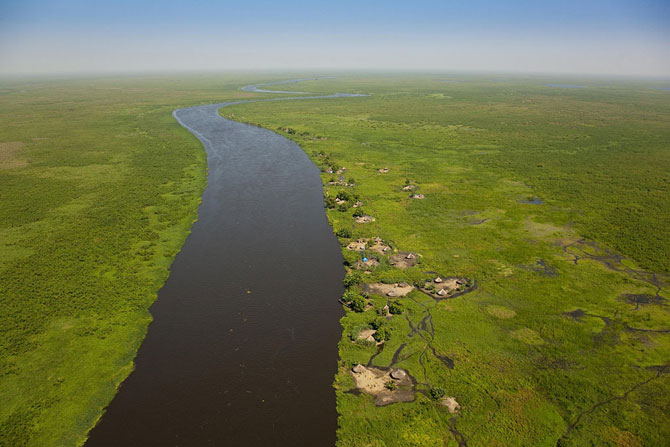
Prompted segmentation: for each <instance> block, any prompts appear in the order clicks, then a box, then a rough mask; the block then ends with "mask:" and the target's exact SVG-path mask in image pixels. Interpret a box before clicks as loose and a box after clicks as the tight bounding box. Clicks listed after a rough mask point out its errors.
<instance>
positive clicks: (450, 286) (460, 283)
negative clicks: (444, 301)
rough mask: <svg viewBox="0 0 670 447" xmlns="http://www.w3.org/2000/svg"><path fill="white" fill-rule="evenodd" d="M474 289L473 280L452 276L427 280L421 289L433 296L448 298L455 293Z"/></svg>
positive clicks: (458, 293)
mask: <svg viewBox="0 0 670 447" xmlns="http://www.w3.org/2000/svg"><path fill="white" fill-rule="evenodd" d="M468 283H470V286H468ZM470 290H472V281H468V280H467V279H466V278H457V277H450V278H444V277H442V276H438V277H436V278H435V279H433V280H432V281H426V283H425V284H424V286H423V287H422V288H421V291H422V292H424V293H426V294H428V295H430V296H432V297H433V298H436V299H439V298H448V297H450V296H454V295H460V294H463V293H465V292H469V291H470Z"/></svg>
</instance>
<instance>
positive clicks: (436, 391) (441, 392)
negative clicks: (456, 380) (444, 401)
mask: <svg viewBox="0 0 670 447" xmlns="http://www.w3.org/2000/svg"><path fill="white" fill-rule="evenodd" d="M446 394H447V391H446V390H445V389H444V388H442V387H440V386H434V387H432V388H431V389H430V397H432V398H433V399H435V400H438V399H441V398H443V397H444V396H445V395H446Z"/></svg>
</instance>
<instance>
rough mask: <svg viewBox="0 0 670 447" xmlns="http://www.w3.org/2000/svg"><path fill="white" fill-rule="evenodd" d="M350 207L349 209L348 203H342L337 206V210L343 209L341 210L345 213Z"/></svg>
mask: <svg viewBox="0 0 670 447" xmlns="http://www.w3.org/2000/svg"><path fill="white" fill-rule="evenodd" d="M348 209H349V207H348V206H347V204H346V203H340V204H339V205H338V206H337V210H338V211H341V212H343V213H344V212H346V211H347V210H348Z"/></svg>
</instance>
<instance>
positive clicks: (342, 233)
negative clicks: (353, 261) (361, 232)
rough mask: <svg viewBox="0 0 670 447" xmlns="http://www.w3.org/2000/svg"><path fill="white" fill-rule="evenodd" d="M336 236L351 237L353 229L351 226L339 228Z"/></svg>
mask: <svg viewBox="0 0 670 447" xmlns="http://www.w3.org/2000/svg"><path fill="white" fill-rule="evenodd" d="M335 236H337V237H343V238H350V237H351V230H350V229H349V228H340V229H339V230H337V233H335Z"/></svg>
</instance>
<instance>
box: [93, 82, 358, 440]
mask: <svg viewBox="0 0 670 447" xmlns="http://www.w3.org/2000/svg"><path fill="white" fill-rule="evenodd" d="M343 96H358V95H347V94H338V95H331V96H330V97H343ZM308 98H315V97H305V96H302V97H300V99H308ZM286 99H298V98H276V99H271V100H275V101H276V100H286ZM241 102H249V101H237V102H233V103H222V104H212V105H205V106H198V107H191V108H186V109H178V110H176V111H175V112H174V116H175V118H176V119H177V120H178V121H179V122H180V123H181V124H182V125H183V126H184V127H186V128H187V129H189V130H190V131H191V132H192V133H193V134H194V135H196V136H197V137H198V138H199V139H200V141H201V142H202V143H203V144H204V146H205V149H206V151H207V163H208V169H209V173H208V183H207V188H206V190H205V192H204V194H203V198H202V203H201V205H200V208H199V210H198V221H197V222H196V223H195V224H194V225H193V227H192V232H191V234H190V235H189V237H188V238H187V240H186V243H185V244H184V246H183V248H182V250H181V252H180V253H179V254H178V255H177V256H176V258H175V260H174V262H173V264H172V267H171V273H170V276H169V278H168V280H167V282H166V283H165V284H164V286H163V287H162V288H161V290H160V291H159V293H158V299H157V300H156V302H155V303H154V304H153V306H152V307H151V314H152V315H153V322H152V323H151V325H150V327H149V330H148V333H147V336H146V338H145V340H144V341H143V343H142V345H141V347H140V349H139V351H138V354H137V357H136V359H135V370H134V371H133V372H132V373H131V375H130V376H129V377H128V378H127V379H126V380H125V381H124V382H123V384H122V385H121V387H120V389H119V392H118V393H117V395H116V396H115V398H114V399H113V401H112V402H111V404H110V405H109V407H108V408H107V410H106V412H105V414H104V415H103V417H102V419H101V420H100V422H99V423H98V425H97V426H96V427H95V428H94V429H93V430H92V431H91V432H90V434H89V439H88V441H87V443H86V445H87V446H91V447H95V446H115V447H117V446H153V445H157V446H207V445H216V446H247V447H251V446H264V447H267V446H284V445H286V446H297V445H305V446H329V445H330V446H332V445H334V444H335V432H336V427H337V414H336V410H335V393H334V390H333V388H332V382H333V378H334V374H335V372H336V369H337V359H338V351H337V344H338V341H339V340H340V337H341V326H340V324H339V319H340V317H341V316H342V315H343V311H342V308H341V305H340V304H339V303H338V298H340V296H341V295H342V292H343V286H342V283H341V281H342V278H343V277H344V268H343V264H342V255H341V252H340V247H339V244H338V242H337V239H336V238H335V236H334V235H333V233H332V229H331V227H330V226H329V225H328V222H327V219H326V215H325V211H324V205H323V197H322V184H321V179H320V177H319V170H318V169H317V167H316V166H315V165H314V164H313V163H312V162H311V161H310V159H309V158H308V157H307V155H305V153H304V152H303V151H302V150H301V149H300V147H299V146H298V145H296V144H295V143H293V142H292V141H290V140H288V139H286V138H284V137H282V136H280V135H278V134H276V133H274V132H271V131H269V130H266V129H263V128H259V127H255V126H250V125H246V124H241V123H237V122H235V121H231V120H227V119H224V118H222V117H221V116H220V115H219V114H218V110H219V108H221V107H225V106H228V105H232V104H239V103H241Z"/></svg>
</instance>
